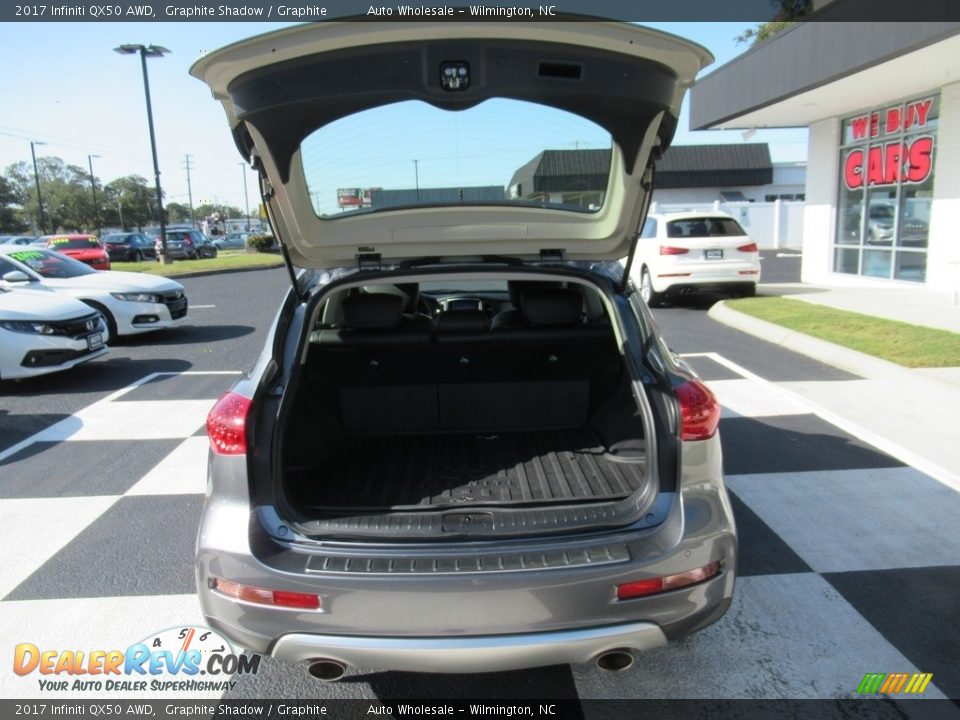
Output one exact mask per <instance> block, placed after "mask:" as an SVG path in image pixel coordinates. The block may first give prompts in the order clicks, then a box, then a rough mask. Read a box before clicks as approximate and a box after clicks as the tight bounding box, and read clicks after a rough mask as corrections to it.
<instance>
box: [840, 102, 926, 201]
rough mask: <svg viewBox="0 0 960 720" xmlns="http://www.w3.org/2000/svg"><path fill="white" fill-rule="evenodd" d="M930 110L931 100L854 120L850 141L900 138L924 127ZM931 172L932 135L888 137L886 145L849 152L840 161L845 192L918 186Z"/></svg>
mask: <svg viewBox="0 0 960 720" xmlns="http://www.w3.org/2000/svg"><path fill="white" fill-rule="evenodd" d="M932 107H933V98H927V99H926V100H917V101H914V102H909V103H903V104H900V105H894V106H893V107H889V108H887V109H886V110H874V111H873V112H870V113H867V114H865V115H861V116H859V117H856V118H853V120H851V121H850V126H851V130H852V131H853V139H854V140H867V139H868V138H869V139H871V140H872V139H874V138H883V137H889V136H893V135H897V136H899V135H900V134H901V131H903V132H906V131H909V130H915V129H917V128H923V127H926V125H927V121H928V119H929V115H930V108H932ZM932 171H933V136H932V135H916V136H912V137H910V138H906V139H902V138H900V137H896V138H893V137H891V139H890V140H889V141H888V142H883V141H881V142H878V143H876V144H873V143H871V145H870V147H869V148H854V149H853V150H850V151H849V152H848V153H847V156H846V157H845V158H844V161H843V182H844V184H845V185H846V186H847V189H848V190H857V189H858V188H862V187H864V185H866V186H870V187H872V186H877V185H895V184H896V183H898V182H902V183H911V184H918V183H922V182H923V181H924V180H926V179H927V178H928V177H930V173H931V172H932Z"/></svg>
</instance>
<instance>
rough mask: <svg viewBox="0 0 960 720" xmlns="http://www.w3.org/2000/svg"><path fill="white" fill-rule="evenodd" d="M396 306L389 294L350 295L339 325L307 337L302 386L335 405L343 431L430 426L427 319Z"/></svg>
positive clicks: (432, 399)
mask: <svg viewBox="0 0 960 720" xmlns="http://www.w3.org/2000/svg"><path fill="white" fill-rule="evenodd" d="M403 305H404V300H403V298H402V297H401V296H399V295H395V294H387V293H371V294H358V295H351V296H349V297H346V298H344V300H343V302H342V304H341V314H342V324H341V325H342V326H341V327H336V328H330V329H323V330H318V331H316V332H314V333H313V335H312V337H311V339H312V340H313V341H314V344H312V345H311V348H310V357H309V358H308V361H307V365H308V372H309V376H308V379H309V382H310V385H311V387H312V388H313V389H314V391H315V392H316V391H318V390H319V392H320V393H321V394H322V395H323V396H324V400H325V401H327V402H330V401H334V402H337V403H338V404H339V407H340V416H341V419H342V422H343V428H344V430H345V431H346V432H348V433H358V432H405V431H406V432H419V431H425V430H435V429H436V428H437V425H438V421H437V402H436V385H435V379H434V373H433V371H432V368H431V367H430V362H429V359H428V358H429V356H430V344H431V339H432V323H431V324H425V323H423V322H422V320H421V319H420V318H415V317H414V318H411V317H409V316H406V315H404V313H403V309H404V308H403Z"/></svg>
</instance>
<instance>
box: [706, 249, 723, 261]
mask: <svg viewBox="0 0 960 720" xmlns="http://www.w3.org/2000/svg"><path fill="white" fill-rule="evenodd" d="M703 259H704V260H723V250H722V249H719V248H718V249H711V250H704V251H703Z"/></svg>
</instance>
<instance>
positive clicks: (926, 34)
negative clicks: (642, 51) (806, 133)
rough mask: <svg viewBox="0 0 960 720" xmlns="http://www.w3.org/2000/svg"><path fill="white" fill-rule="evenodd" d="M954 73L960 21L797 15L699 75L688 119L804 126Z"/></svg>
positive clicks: (958, 67)
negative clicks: (850, 19)
mask: <svg viewBox="0 0 960 720" xmlns="http://www.w3.org/2000/svg"><path fill="white" fill-rule="evenodd" d="M958 77H960V23H957V22H916V23H896V24H894V23H884V22H856V23H854V22H824V21H822V20H819V21H817V22H806V23H798V24H796V25H794V26H792V27H790V28H788V29H787V30H785V31H783V32H781V33H780V34H779V35H776V36H774V37H773V38H771V39H770V40H768V41H767V42H765V43H762V44H761V45H758V46H757V47H755V48H753V49H751V50H750V51H748V52H746V53H744V54H743V55H740V56H739V57H737V58H735V59H734V60H732V61H730V62H728V63H727V64H725V65H722V66H721V67H719V68H718V69H717V70H715V71H714V72H712V73H710V74H709V75H707V76H706V77H704V78H701V79H700V80H699V81H698V82H697V84H696V85H695V86H694V88H693V90H692V91H691V94H690V127H691V128H693V129H695V130H705V129H727V128H739V129H746V128H761V127H803V126H807V125H810V124H811V123H814V122H816V121H818V120H822V119H824V118H829V117H835V116H843V115H852V114H854V113H856V112H859V111H861V110H865V109H869V108H873V107H876V106H878V105H882V104H884V103H887V102H890V101H895V100H899V99H902V98H908V97H911V96H917V95H920V94H923V93H925V92H928V91H930V90H934V89H937V88H940V87H941V86H943V85H946V84H949V83H953V82H956V81H957V78H958Z"/></svg>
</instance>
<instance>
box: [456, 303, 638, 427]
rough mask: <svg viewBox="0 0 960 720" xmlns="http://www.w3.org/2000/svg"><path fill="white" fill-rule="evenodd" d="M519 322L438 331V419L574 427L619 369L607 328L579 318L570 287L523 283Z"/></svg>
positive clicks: (462, 424)
mask: <svg viewBox="0 0 960 720" xmlns="http://www.w3.org/2000/svg"><path fill="white" fill-rule="evenodd" d="M520 305H521V312H522V314H523V318H522V320H523V323H522V324H516V325H509V326H500V327H499V328H495V329H494V330H493V331H492V332H489V333H482V334H478V335H475V336H473V337H469V338H468V337H462V336H460V337H456V338H446V339H445V338H443V336H442V335H439V334H438V341H439V343H438V345H439V347H438V350H439V352H438V382H439V398H440V422H441V425H442V426H444V427H448V428H451V429H456V430H497V429H500V430H506V429H523V428H550V427H577V426H580V425H584V424H586V422H587V418H588V417H589V415H590V413H591V412H592V411H593V410H594V409H595V408H596V407H597V406H598V405H599V404H600V402H602V401H603V399H604V398H605V397H607V396H608V395H609V394H610V393H612V392H613V390H614V388H615V387H616V384H617V382H618V380H619V378H620V371H621V368H622V363H621V358H620V354H619V352H618V350H617V347H616V343H615V340H614V336H613V333H612V331H611V328H610V326H609V325H607V324H586V323H584V322H583V296H582V295H581V294H580V293H579V292H577V291H576V290H572V289H563V288H552V287H551V288H547V289H530V290H527V291H526V292H524V293H523V297H522V300H521V303H520Z"/></svg>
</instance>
